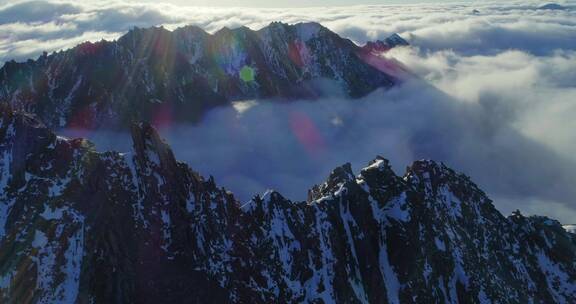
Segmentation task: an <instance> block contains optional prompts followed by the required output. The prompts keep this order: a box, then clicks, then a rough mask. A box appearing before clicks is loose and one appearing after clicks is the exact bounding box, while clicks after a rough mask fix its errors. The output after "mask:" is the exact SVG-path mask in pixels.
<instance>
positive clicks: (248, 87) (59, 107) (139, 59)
mask: <svg viewBox="0 0 576 304" xmlns="http://www.w3.org/2000/svg"><path fill="white" fill-rule="evenodd" d="M393 38H394V39H393ZM383 43H384V44H386V43H388V44H386V45H387V46H388V47H391V46H392V44H393V45H403V44H404V43H405V41H403V40H402V38H400V37H399V36H397V35H396V36H393V37H391V38H390V39H388V40H386V41H384V42H378V44H377V45H379V46H382V44H383ZM390 43H392V44H390ZM375 45H376V44H375ZM367 50H368V51H367ZM403 71H404V67H403V66H402V65H401V64H400V63H398V62H396V61H392V60H387V59H385V58H382V57H379V56H377V55H376V54H374V52H372V51H371V49H370V48H361V47H359V46H357V45H356V44H354V43H353V42H352V41H350V40H348V39H344V38H342V37H340V36H338V35H337V34H336V33H334V32H332V31H330V30H329V29H327V28H325V27H323V26H321V25H320V24H318V23H298V24H295V25H288V24H284V23H279V22H274V23H271V24H270V25H269V26H266V27H264V28H262V29H260V30H258V31H253V30H251V29H249V28H247V27H240V28H236V29H229V28H223V29H221V30H220V31H218V32H216V33H214V34H209V33H207V32H205V31H204V30H202V29H201V28H199V27H196V26H186V27H182V28H178V29H175V30H174V31H169V30H166V29H164V28H162V27H152V28H146V29H141V28H134V29H133V30H130V31H129V32H128V33H127V34H125V35H124V36H122V37H120V38H119V39H118V40H117V41H100V42H97V43H91V42H86V43H83V44H80V45H78V46H76V47H74V48H72V49H69V50H66V51H60V52H57V53H53V54H51V55H48V54H44V55H42V56H40V57H39V58H38V59H37V60H28V61H27V62H22V63H16V62H14V61H11V62H7V63H6V64H5V65H4V66H3V67H2V68H1V69H0V102H4V103H8V104H10V105H11V106H12V107H13V108H15V109H18V110H22V111H27V112H30V113H35V114H36V115H38V116H39V117H40V118H41V119H42V121H44V122H45V123H46V124H47V125H48V126H50V127H52V128H58V127H81V128H99V127H114V126H118V127H127V126H129V125H130V124H131V123H132V122H133V121H140V120H145V121H153V122H155V123H157V124H161V123H162V122H163V121H166V120H176V121H193V122H195V121H198V120H199V119H200V118H201V117H202V114H203V113H204V112H205V111H207V110H208V109H210V108H213V107H216V106H220V105H225V104H229V103H230V102H231V101H234V100H247V99H254V98H259V99H262V98H276V99H283V100H292V99H295V98H317V97H319V96H321V94H323V93H325V92H324V91H326V90H327V89H326V88H324V87H325V86H327V84H326V83H325V80H329V81H331V82H335V83H336V84H337V85H336V87H337V88H338V90H342V91H343V93H344V94H345V95H347V96H350V97H361V96H364V95H366V94H368V93H370V92H372V91H373V90H375V89H377V88H380V87H390V86H392V85H394V84H395V83H397V82H398V81H400V79H399V75H401V74H402V73H403ZM329 88H330V90H334V87H333V86H332V84H330V86H329Z"/></svg>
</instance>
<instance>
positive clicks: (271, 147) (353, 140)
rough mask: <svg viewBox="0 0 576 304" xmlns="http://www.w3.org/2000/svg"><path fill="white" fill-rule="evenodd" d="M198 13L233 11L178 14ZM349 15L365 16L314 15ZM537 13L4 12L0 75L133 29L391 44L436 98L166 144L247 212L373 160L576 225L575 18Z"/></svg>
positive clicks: (382, 100) (337, 109)
mask: <svg viewBox="0 0 576 304" xmlns="http://www.w3.org/2000/svg"><path fill="white" fill-rule="evenodd" d="M173 1H177V0H173ZM396 2H400V1H396ZM193 3H196V4H197V5H202V4H210V5H217V4H218V5H219V4H221V5H226V4H227V3H231V2H226V1H225V0H212V1H210V2H193V1H186V4H193ZM233 3H234V4H235V5H251V6H260V5H261V4H259V3H263V2H258V1H257V0H254V1H245V2H239V1H234V2H233ZM273 3H275V5H280V6H285V5H292V6H294V5H296V6H299V5H300V4H301V3H303V1H302V2H298V1H275V2H273ZM310 3H312V2H308V1H306V4H310ZM348 3H350V4H358V3H359V2H356V1H354V2H353V1H345V0H340V1H328V0H324V1H322V0H318V1H316V2H314V4H318V5H346V4H348ZM366 3H368V2H366ZM373 3H392V2H373ZM545 3H548V2H541V1H521V2H509V1H506V2H503V1H498V2H485V1H482V2H479V1H469V2H467V3H459V4H454V3H440V4H438V3H422V4H418V5H399V4H389V5H377V6H363V5H355V6H351V7H346V6H341V7H329V8H323V9H310V8H305V9H303V8H298V7H296V8H289V9H277V8H269V9H264V8H245V9H238V8H227V7H221V8H206V7H202V8H199V7H181V6H179V5H175V4H174V3H172V4H170V3H168V4H166V3H162V2H159V1H153V2H138V3H136V2H130V3H127V2H125V1H114V0H112V1H106V2H97V3H95V2H93V1H89V2H85V1H82V2H49V1H42V0H41V1H34V2H23V3H17V4H15V3H14V2H12V3H10V4H9V5H7V6H4V7H2V8H0V62H1V61H6V60H10V59H16V60H25V59H26V58H35V57H36V56H38V55H39V54H41V52H42V51H49V52H51V51H55V50H59V49H63V48H68V47H72V46H74V45H75V44H77V43H80V42H82V41H85V40H91V41H95V40H100V39H102V38H106V39H115V38H117V37H119V36H120V35H122V34H123V33H125V32H126V31H127V30H128V29H130V28H131V27H133V26H140V27H146V26H153V25H164V26H166V27H167V28H174V27H178V26H182V25H185V24H195V25H198V26H201V27H202V28H204V29H206V30H207V31H209V32H214V31H216V30H218V29H220V28H222V27H224V26H228V27H238V26H242V25H244V26H248V27H250V28H253V29H259V28H261V27H263V26H266V25H267V24H269V23H270V22H271V21H283V22H287V23H296V22H302V21H317V22H320V23H322V24H323V25H325V26H326V27H328V28H329V29H331V30H333V31H335V32H337V33H338V34H340V35H342V36H344V37H347V38H350V39H351V40H353V41H355V42H357V43H359V44H362V43H365V42H366V41H369V40H375V39H382V38H385V37H387V36H388V35H390V34H392V33H399V34H400V35H401V36H402V37H404V38H405V39H407V40H408V41H409V42H410V43H411V47H409V48H402V49H398V50H394V51H392V52H391V53H390V54H389V55H388V56H391V57H393V58H395V59H397V60H400V61H402V62H403V63H404V64H406V65H407V66H408V67H409V68H410V69H412V70H413V71H414V72H415V73H417V74H418V75H420V76H421V77H422V78H423V79H424V80H426V81H427V82H428V83H430V84H432V85H433V86H432V87H426V86H422V85H421V84H407V85H405V86H402V87H399V88H397V89H395V90H392V91H390V92H376V93H375V94H374V95H371V96H368V97H367V98H366V99H365V103H354V104H353V105H352V104H351V103H349V102H347V101H345V100H341V99H337V98H336V99H327V100H322V101H318V102H316V103H307V102H295V103H293V104H290V105H281V106H272V105H258V106H255V107H252V108H251V109H250V110H249V111H247V112H245V113H243V114H242V115H237V113H235V112H233V111H234V110H233V109H221V110H218V111H214V112H213V113H211V114H210V116H209V117H208V118H207V119H206V121H205V122H204V124H203V125H201V126H181V127H180V128H176V129H174V130H165V131H163V132H164V133H163V134H164V135H165V136H166V137H168V140H169V142H170V143H172V144H173V146H174V147H175V153H176V155H177V156H178V157H179V158H180V159H183V160H185V161H187V162H188V163H189V164H190V166H191V167H192V168H195V169H197V170H199V171H200V172H201V173H202V174H204V175H209V174H212V175H214V176H215V177H216V179H217V181H218V182H219V184H221V185H223V186H226V187H227V188H229V189H231V190H232V191H234V192H236V193H238V194H239V196H240V198H241V199H247V198H249V197H250V195H251V194H253V193H255V192H262V191H264V189H266V188H275V189H277V190H279V191H280V192H281V193H284V194H285V195H286V196H287V197H289V198H293V199H302V198H304V197H305V195H306V190H307V189H308V188H309V187H310V186H311V185H312V184H314V183H319V182H322V181H323V179H324V178H325V177H326V176H327V174H328V172H329V171H330V170H331V169H332V168H334V167H335V166H337V165H340V164H342V163H345V162H348V161H349V162H352V164H353V167H354V168H355V169H356V170H359V169H360V168H361V167H362V166H363V165H365V164H366V163H367V162H368V161H369V160H371V159H372V158H374V156H375V155H377V154H380V155H382V156H384V157H387V158H389V159H390V160H391V161H392V165H393V166H394V169H395V170H396V171H397V173H398V174H402V173H403V170H404V168H405V166H406V165H409V164H410V163H411V162H412V161H413V160H416V159H421V158H431V159H435V160H439V161H444V162H445V163H446V164H447V165H449V166H451V167H453V168H454V169H456V170H457V171H461V172H464V173H466V174H468V175H470V176H471V177H472V178H473V180H474V181H475V182H477V183H478V184H479V186H480V187H481V188H482V189H484V190H486V192H487V193H488V195H489V196H490V197H491V198H492V199H493V200H494V203H495V205H496V206H497V207H498V208H499V209H500V210H502V211H503V213H504V214H508V213H509V212H511V211H512V210H514V209H520V210H522V211H523V212H524V213H527V214H544V215H549V216H552V217H555V218H558V219H560V220H561V221H562V222H563V223H576V187H575V185H576V132H574V130H576V119H574V117H576V11H575V8H576V6H575V5H574V2H573V1H572V2H568V1H562V2H558V3H561V4H562V5H563V6H564V9H562V10H542V9H539V8H540V6H542V5H543V4H545ZM281 4H282V5H281ZM284 4H285V5H284ZM475 10H476V11H475ZM359 105H361V106H359ZM294 113H295V114H294ZM294 115H295V116H294ZM302 115H305V116H302ZM294 117H296V118H298V119H301V118H302V117H306V119H308V120H309V122H310V123H311V124H312V125H315V126H316V128H317V130H318V132H319V134H320V135H321V136H322V138H323V144H324V148H323V150H322V151H321V152H322V153H321V154H316V155H312V156H311V155H308V154H307V153H306V151H305V149H304V150H303V149H302V147H301V146H299V145H298V142H297V138H295V137H294V134H292V133H291V132H292V130H291V128H290V127H291V121H292V120H293V119H294ZM333 121H338V122H339V123H338V124H334V123H333ZM230 123H233V124H234V131H235V132H231V129H230ZM263 126H264V127H263ZM206 134H210V136H207V135H206ZM122 136H123V134H101V135H100V136H99V137H98V136H96V135H94V138H93V139H94V140H95V141H96V142H97V144H98V145H99V147H100V148H101V149H105V148H108V147H114V146H115V145H118V144H119V142H120V143H124V144H125V142H126V141H125V140H122V141H119V142H118V141H114V140H113V139H115V138H122ZM278 139H286V140H284V141H280V142H279V141H278ZM120 145H121V144H120ZM278 147H282V148H281V149H279V148H278ZM120 148H123V149H124V148H125V149H129V147H120ZM254 151H257V153H255V152H254ZM224 152H225V153H224ZM319 156H320V157H319Z"/></svg>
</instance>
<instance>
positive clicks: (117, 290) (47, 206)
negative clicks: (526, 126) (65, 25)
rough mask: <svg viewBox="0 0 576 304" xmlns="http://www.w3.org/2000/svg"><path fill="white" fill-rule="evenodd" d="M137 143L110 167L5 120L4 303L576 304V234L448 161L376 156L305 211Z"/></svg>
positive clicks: (138, 137)
mask: <svg viewBox="0 0 576 304" xmlns="http://www.w3.org/2000/svg"><path fill="white" fill-rule="evenodd" d="M132 139H133V141H134V151H132V152H130V153H125V154H120V153H116V152H101V153H99V152H96V151H94V150H93V146H92V145H90V144H89V143H87V142H86V141H84V140H68V139H64V138H61V137H57V136H55V135H54V134H52V133H51V132H50V131H49V130H48V129H47V128H44V127H43V126H42V125H39V124H38V122H37V121H35V120H34V119H33V118H31V117H28V116H25V115H22V114H17V113H12V112H10V111H3V112H2V114H1V117H0V157H2V159H1V160H2V162H0V165H1V166H2V167H1V168H0V170H1V171H0V186H2V190H3V191H2V195H1V197H0V200H1V201H0V207H1V208H0V226H1V227H0V228H2V230H0V231H1V232H2V233H1V234H0V242H1V244H0V256H2V257H4V258H3V259H2V260H1V261H0V263H1V264H0V298H2V301H3V302H9V301H10V300H12V301H13V300H14V299H33V300H31V302H36V303H71V302H74V301H75V300H77V301H80V302H88V303H125V302H138V303H181V302H183V301H184V300H183V299H186V302H193V303H206V302H214V303H223V302H243V303H270V302H282V303H301V302H317V303H434V302H443V303H444V302H445V303H459V302H462V299H467V300H470V301H472V302H473V303H531V302H533V303H572V302H576V282H575V279H576V269H575V268H574V267H575V265H574V263H573V261H574V260H575V259H576V241H575V237H574V235H573V234H571V233H567V232H566V230H565V229H567V230H568V229H571V228H573V226H571V227H568V226H565V227H564V228H563V227H562V226H561V225H560V224H559V223H558V222H557V221H554V220H551V219H548V218H545V217H538V216H533V217H525V216H523V215H521V214H520V213H514V214H513V215H511V216H510V217H507V218H506V217H504V216H502V215H501V214H500V213H499V212H498V211H497V210H496V209H495V208H494V206H493V205H492V202H491V201H490V200H489V199H488V198H487V197H486V195H485V194H484V192H482V191H481V190H480V189H479V188H478V187H477V186H476V185H475V184H474V183H473V182H472V181H470V179H469V178H468V177H467V176H464V175H462V174H459V173H457V172H455V171H453V170H452V169H450V168H448V167H446V166H445V165H443V164H441V163H437V162H434V161H417V162H414V163H413V164H412V165H411V166H409V167H408V169H407V171H406V172H405V174H404V175H402V176H398V175H396V174H395V173H394V172H393V171H392V169H391V168H390V165H389V163H388V161H387V160H385V159H384V158H381V157H378V158H376V159H375V160H373V161H372V162H370V163H369V164H368V165H367V166H366V167H365V168H363V169H361V170H360V172H359V173H358V174H355V173H354V172H353V171H352V168H351V166H350V165H349V164H347V165H344V166H342V167H339V168H336V169H334V170H333V171H332V172H331V173H330V175H329V177H328V179H327V180H326V182H325V183H322V184H320V185H317V186H314V187H313V188H312V189H310V190H309V193H308V200H307V201H306V202H292V201H289V200H287V199H285V198H284V197H282V195H280V194H279V193H278V192H275V191H269V192H267V193H265V194H264V195H262V196H261V197H260V196H256V197H255V198H254V199H252V200H251V201H249V202H248V203H245V204H240V203H239V202H238V201H237V200H236V199H235V198H234V197H233V195H232V194H231V193H229V192H227V191H225V190H224V189H222V188H220V187H218V186H217V185H216V183H215V181H214V180H213V179H212V178H209V179H204V178H203V177H201V176H200V175H198V174H197V173H196V172H194V171H192V170H191V169H190V168H189V167H188V166H186V165H184V164H182V163H178V162H177V161H176V160H175V159H174V155H173V153H172V151H171V150H170V148H169V147H168V146H167V145H166V144H165V143H164V142H163V141H162V139H161V138H160V137H159V136H158V134H157V133H156V131H155V130H154V129H153V128H152V127H151V126H149V125H147V124H139V125H135V126H134V127H133V129H132ZM14 248H16V250H15V249H14Z"/></svg>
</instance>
